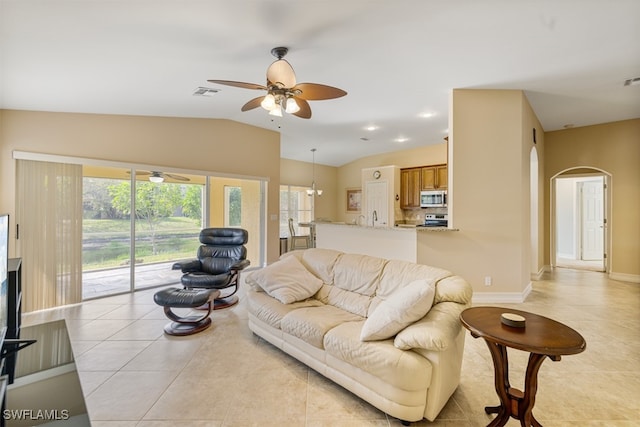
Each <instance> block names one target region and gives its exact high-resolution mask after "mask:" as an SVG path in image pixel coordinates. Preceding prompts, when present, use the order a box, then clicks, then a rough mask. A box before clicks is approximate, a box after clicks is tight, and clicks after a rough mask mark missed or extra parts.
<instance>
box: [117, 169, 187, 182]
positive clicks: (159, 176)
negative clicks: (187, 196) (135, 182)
mask: <svg viewBox="0 0 640 427" xmlns="http://www.w3.org/2000/svg"><path fill="white" fill-rule="evenodd" d="M127 173H128V172H127ZM136 175H141V176H145V175H149V181H151V182H155V183H160V182H163V181H164V179H165V178H170V179H173V180H176V181H191V180H190V179H189V178H187V177H186V176H182V175H176V174H173V173H165V172H160V171H136Z"/></svg>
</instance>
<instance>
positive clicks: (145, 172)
mask: <svg viewBox="0 0 640 427" xmlns="http://www.w3.org/2000/svg"><path fill="white" fill-rule="evenodd" d="M127 175H131V172H129V171H127ZM136 175H151V172H149V171H136Z"/></svg>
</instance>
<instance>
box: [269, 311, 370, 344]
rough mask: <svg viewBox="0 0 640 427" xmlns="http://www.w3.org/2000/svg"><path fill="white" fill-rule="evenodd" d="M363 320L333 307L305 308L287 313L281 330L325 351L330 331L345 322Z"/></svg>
mask: <svg viewBox="0 0 640 427" xmlns="http://www.w3.org/2000/svg"><path fill="white" fill-rule="evenodd" d="M362 320H364V319H363V318H362V317H361V316H358V315H355V314H353V313H349V312H348V311H344V310H341V309H339V308H337V307H334V306H332V305H322V306H321V307H303V308H298V309H297V310H292V311H291V312H289V313H287V314H286V315H285V316H284V317H283V318H282V320H281V321H280V329H282V332H285V333H287V334H290V335H293V336H294V337H297V338H299V339H301V340H303V341H304V342H306V343H308V344H311V345H313V346H314V347H317V348H320V349H323V348H324V347H323V339H324V336H325V334H326V333H327V332H328V331H329V330H331V329H332V328H334V327H336V326H337V325H339V324H341V323H344V322H358V321H362Z"/></svg>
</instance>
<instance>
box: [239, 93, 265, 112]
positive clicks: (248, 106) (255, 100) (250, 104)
mask: <svg viewBox="0 0 640 427" xmlns="http://www.w3.org/2000/svg"><path fill="white" fill-rule="evenodd" d="M263 99H264V96H259V97H257V98H253V99H252V100H251V101H249V102H247V103H246V104H244V105H243V106H242V108H241V110H242V111H249V110H253V109H254V108H257V107H259V106H260V103H261V102H262V100H263Z"/></svg>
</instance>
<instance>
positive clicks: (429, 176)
mask: <svg viewBox="0 0 640 427" xmlns="http://www.w3.org/2000/svg"><path fill="white" fill-rule="evenodd" d="M420 175H421V176H420V189H421V190H446V188H447V178H448V172H447V165H435V166H425V167H423V168H422V169H421V174H420Z"/></svg>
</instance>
